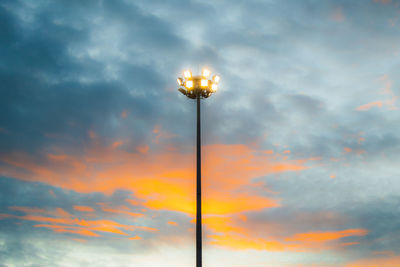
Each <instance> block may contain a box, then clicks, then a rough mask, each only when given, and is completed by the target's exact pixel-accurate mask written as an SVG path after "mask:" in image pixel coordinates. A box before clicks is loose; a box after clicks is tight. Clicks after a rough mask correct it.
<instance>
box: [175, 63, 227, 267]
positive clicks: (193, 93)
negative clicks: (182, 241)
mask: <svg viewBox="0 0 400 267" xmlns="http://www.w3.org/2000/svg"><path fill="white" fill-rule="evenodd" d="M208 76H210V71H209V70H207V69H204V70H203V72H202V75H201V76H194V77H192V73H191V71H189V70H187V71H185V72H184V77H185V79H183V78H178V84H179V85H180V86H182V87H181V88H179V89H178V91H179V92H181V93H182V94H184V95H185V96H187V97H189V98H191V99H196V102H197V134H196V135H197V142H196V163H197V164H196V169H197V171H196V267H202V223H201V121H200V102H201V101H200V100H201V99H202V98H208V97H209V96H210V95H211V94H213V93H215V92H216V91H217V89H218V82H219V80H220V78H219V76H217V75H214V76H213V78H212V80H208Z"/></svg>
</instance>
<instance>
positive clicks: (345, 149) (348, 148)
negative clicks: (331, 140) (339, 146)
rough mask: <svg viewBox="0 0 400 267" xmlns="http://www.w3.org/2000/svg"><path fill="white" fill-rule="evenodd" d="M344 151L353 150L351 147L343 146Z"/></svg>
mask: <svg viewBox="0 0 400 267" xmlns="http://www.w3.org/2000/svg"><path fill="white" fill-rule="evenodd" d="M344 151H346V152H347V153H350V152H351V151H353V149H351V148H350V147H345V148H344Z"/></svg>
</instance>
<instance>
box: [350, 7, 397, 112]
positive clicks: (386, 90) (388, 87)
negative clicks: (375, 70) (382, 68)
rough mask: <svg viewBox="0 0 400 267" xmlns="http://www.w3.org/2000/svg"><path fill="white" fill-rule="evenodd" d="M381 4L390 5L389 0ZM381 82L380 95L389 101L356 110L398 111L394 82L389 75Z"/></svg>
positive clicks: (376, 102)
mask: <svg viewBox="0 0 400 267" xmlns="http://www.w3.org/2000/svg"><path fill="white" fill-rule="evenodd" d="M380 1H381V3H386V4H387V3H390V2H389V1H387V0H380ZM379 80H381V81H382V82H383V84H384V85H383V87H382V88H380V90H379V91H380V94H381V95H387V96H388V97H390V98H389V99H386V100H378V101H374V102H371V103H368V104H365V105H361V106H359V107H357V108H356V110H358V111H366V110H369V109H371V108H373V107H378V108H381V107H383V106H386V107H387V108H388V109H389V110H397V106H396V101H397V98H398V96H396V95H395V94H394V93H393V90H392V84H393V82H392V81H391V80H390V79H389V76H388V75H386V74H385V75H383V76H382V77H381V78H380V79H379Z"/></svg>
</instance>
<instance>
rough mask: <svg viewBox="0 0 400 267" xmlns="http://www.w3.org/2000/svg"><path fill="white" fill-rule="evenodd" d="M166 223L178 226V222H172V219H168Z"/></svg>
mask: <svg viewBox="0 0 400 267" xmlns="http://www.w3.org/2000/svg"><path fill="white" fill-rule="evenodd" d="M168 224H169V225H173V226H178V224H177V223H176V222H172V221H169V222H168Z"/></svg>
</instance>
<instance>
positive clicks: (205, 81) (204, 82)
mask: <svg viewBox="0 0 400 267" xmlns="http://www.w3.org/2000/svg"><path fill="white" fill-rule="evenodd" d="M200 85H201V87H207V86H208V80H205V79H202V80H201V82H200Z"/></svg>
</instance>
